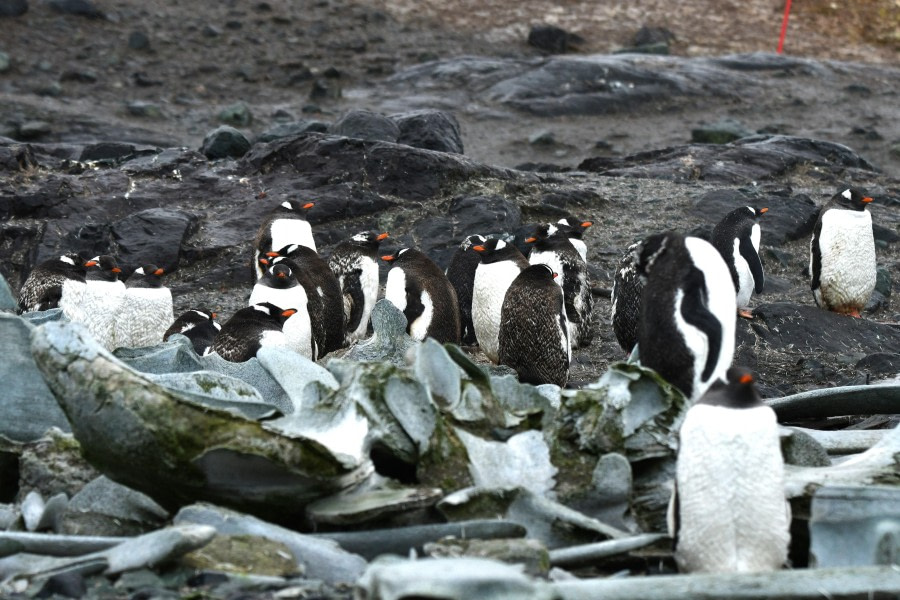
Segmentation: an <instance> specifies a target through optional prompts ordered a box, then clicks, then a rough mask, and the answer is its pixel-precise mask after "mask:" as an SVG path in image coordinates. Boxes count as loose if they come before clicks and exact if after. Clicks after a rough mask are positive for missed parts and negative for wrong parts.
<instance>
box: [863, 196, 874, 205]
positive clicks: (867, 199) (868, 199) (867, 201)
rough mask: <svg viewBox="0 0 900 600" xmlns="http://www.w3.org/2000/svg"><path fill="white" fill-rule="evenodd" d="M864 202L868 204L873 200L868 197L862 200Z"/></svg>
mask: <svg viewBox="0 0 900 600" xmlns="http://www.w3.org/2000/svg"><path fill="white" fill-rule="evenodd" d="M862 201H863V202H864V203H866V204H868V203H869V202H871V201H872V198H869V197H868V196H866V197H865V198H863V199H862Z"/></svg>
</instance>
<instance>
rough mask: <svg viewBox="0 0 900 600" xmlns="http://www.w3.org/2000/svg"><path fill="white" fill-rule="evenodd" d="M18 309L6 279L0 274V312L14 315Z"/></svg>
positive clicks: (16, 301)
mask: <svg viewBox="0 0 900 600" xmlns="http://www.w3.org/2000/svg"><path fill="white" fill-rule="evenodd" d="M18 308H19V301H18V299H17V298H16V296H14V295H13V291H12V290H11V289H10V287H9V284H8V283H7V282H6V278H5V277H4V276H3V274H2V273H0V312H8V313H14V312H16V310H18Z"/></svg>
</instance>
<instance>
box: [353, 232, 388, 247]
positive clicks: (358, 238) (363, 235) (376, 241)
mask: <svg viewBox="0 0 900 600" xmlns="http://www.w3.org/2000/svg"><path fill="white" fill-rule="evenodd" d="M388 237H390V234H388V233H387V232H384V233H377V232H375V231H361V232H359V233H357V234H356V235H354V236H353V237H351V238H350V242H351V243H352V244H353V245H355V246H360V247H362V248H366V249H376V250H377V249H378V246H380V245H381V242H382V241H383V240H386V239H387V238H388Z"/></svg>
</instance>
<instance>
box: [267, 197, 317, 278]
mask: <svg viewBox="0 0 900 600" xmlns="http://www.w3.org/2000/svg"><path fill="white" fill-rule="evenodd" d="M313 206H315V203H314V202H304V201H303V200H285V201H284V202H282V203H281V204H279V205H278V206H277V207H276V208H275V210H274V211H272V214H271V215H270V216H269V218H268V219H266V221H265V223H263V224H262V225H261V226H260V228H259V230H258V231H257V232H256V241H255V242H254V245H253V247H254V248H255V252H254V254H253V269H254V272H255V273H256V278H257V279H259V278H260V277H262V276H263V273H264V272H265V269H263V268H262V266H261V265H260V262H259V259H260V257H261V256H263V255H265V253H266V252H273V251H274V252H277V251H278V249H279V248H284V247H285V246H289V245H290V244H298V245H300V246H306V247H307V248H311V249H312V250H313V251H315V249H316V241H315V239H314V238H313V234H312V226H310V224H309V221H307V220H306V217H307V213H308V212H309V209H311V208H312V207H313Z"/></svg>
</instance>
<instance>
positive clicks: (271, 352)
mask: <svg viewBox="0 0 900 600" xmlns="http://www.w3.org/2000/svg"><path fill="white" fill-rule="evenodd" d="M256 358H257V360H259V363H260V365H262V367H263V368H264V369H265V370H266V371H267V372H268V373H269V375H271V376H272V378H273V379H274V380H275V381H276V382H277V383H278V385H280V386H281V388H282V389H284V390H285V393H287V395H288V397H289V398H290V399H291V404H292V405H293V406H294V407H300V406H301V405H302V404H303V399H304V397H305V390H306V387H307V386H309V385H313V384H318V385H320V386H321V388H322V389H325V390H336V389H338V387H339V384H338V381H337V379H335V377H334V375H332V374H331V373H329V372H328V369H326V368H325V367H323V366H321V365H318V364H316V363H314V362H313V361H311V360H309V359H307V358H304V357H303V356H300V355H299V354H297V353H296V352H288V351H285V350H282V349H281V348H277V347H271V346H269V347H266V346H263V347H262V348H260V350H259V352H257V353H256ZM291 412H295V411H291Z"/></svg>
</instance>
